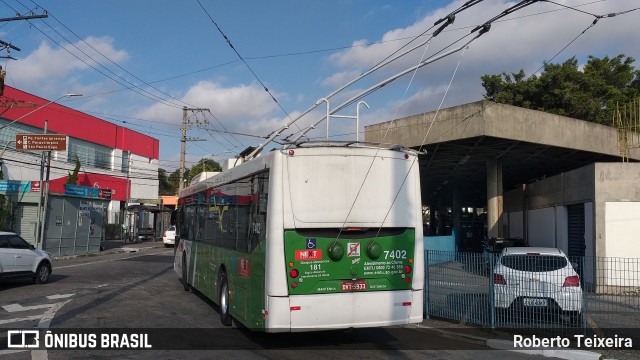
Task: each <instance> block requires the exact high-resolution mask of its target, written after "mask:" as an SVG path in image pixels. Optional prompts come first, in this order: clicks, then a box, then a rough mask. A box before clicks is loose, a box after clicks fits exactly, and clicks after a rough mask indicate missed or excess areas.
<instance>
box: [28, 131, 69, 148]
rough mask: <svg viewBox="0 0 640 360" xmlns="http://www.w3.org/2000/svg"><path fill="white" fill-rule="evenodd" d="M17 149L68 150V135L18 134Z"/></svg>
mask: <svg viewBox="0 0 640 360" xmlns="http://www.w3.org/2000/svg"><path fill="white" fill-rule="evenodd" d="M16 150H31V151H51V150H67V135H62V134H16Z"/></svg>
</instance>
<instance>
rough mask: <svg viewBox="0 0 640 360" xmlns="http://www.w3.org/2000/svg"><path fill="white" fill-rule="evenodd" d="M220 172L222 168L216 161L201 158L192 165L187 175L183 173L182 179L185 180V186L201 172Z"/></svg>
mask: <svg viewBox="0 0 640 360" xmlns="http://www.w3.org/2000/svg"><path fill="white" fill-rule="evenodd" d="M215 171H222V166H220V164H218V162H217V161H215V160H213V159H208V158H202V159H200V161H198V163H197V164H195V165H193V167H192V168H191V170H190V171H189V175H188V176H187V174H186V173H185V175H184V178H185V179H187V181H186V182H187V184H189V183H191V180H192V179H193V178H194V177H196V176H197V175H199V174H200V173H203V172H215Z"/></svg>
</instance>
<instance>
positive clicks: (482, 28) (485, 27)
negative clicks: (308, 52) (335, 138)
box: [335, 0, 537, 242]
mask: <svg viewBox="0 0 640 360" xmlns="http://www.w3.org/2000/svg"><path fill="white" fill-rule="evenodd" d="M536 1H537V0H534V1H530V0H529V1H527V0H525V1H522V2H521V3H519V4H517V5H515V6H513V7H511V8H509V9H507V10H505V11H503V12H502V13H501V14H500V15H498V16H496V17H494V18H493V19H491V20H489V21H487V22H485V23H484V24H483V25H482V26H478V27H476V28H474V29H473V30H472V31H471V33H472V34H473V33H474V32H476V31H478V30H480V31H478V34H477V35H476V36H475V37H474V38H472V39H471V40H469V41H468V42H467V43H466V44H464V45H463V46H462V47H460V48H458V49H454V50H453V51H450V52H449V53H445V54H443V55H442V56H441V57H439V58H436V59H435V60H438V59H440V58H442V57H444V56H448V55H449V54H453V53H455V52H457V51H459V50H460V49H466V48H467V45H468V44H469V43H471V42H472V41H474V40H475V39H477V38H478V37H480V36H481V35H483V34H484V33H486V32H488V31H489V30H490V29H491V23H492V22H493V21H495V20H497V19H499V18H500V17H503V16H506V15H507V14H509V13H510V12H513V11H516V10H519V9H521V8H524V7H525V6H528V5H531V4H532V3H534V2H536ZM525 4H526V5H525ZM451 22H452V21H448V22H447V23H451ZM445 25H446V24H445ZM462 54H463V55H464V51H463V53H462ZM432 58H433V57H431V58H429V59H432ZM429 59H427V60H429ZM461 61H462V57H461V59H460V61H459V62H458V65H457V66H456V69H455V71H454V73H453V76H452V78H451V81H450V82H449V86H448V87H447V91H446V92H445V94H444V96H443V98H442V101H441V102H440V105H439V107H438V111H439V110H440V107H442V104H443V103H444V99H445V98H446V95H447V94H448V90H449V88H450V87H451V83H452V82H453V78H454V77H455V74H456V73H457V70H458V67H459V66H460V62H461ZM427 63H430V62H427V61H425V60H423V59H420V61H419V62H418V64H417V65H415V66H413V67H411V68H409V69H407V70H410V69H413V70H410V71H414V75H415V72H417V70H418V69H419V68H420V67H422V66H424V65H426V64H427ZM421 64H424V65H421ZM407 70H405V71H403V72H400V73H398V74H397V75H395V76H393V77H391V78H389V79H388V80H389V81H393V80H395V79H397V78H398V77H399V76H402V74H403V73H406V71H407ZM412 79H413V78H412ZM385 81H387V80H385ZM379 84H383V85H382V86H384V85H386V84H387V83H385V82H381V83H379ZM410 85H411V83H409V84H408V87H409V86H410ZM374 88H375V89H378V88H379V87H377V85H376V86H373V87H371V88H370V89H374ZM373 91H375V90H373ZM365 93H368V90H367V91H365V92H362V93H361V94H365ZM405 94H406V92H405ZM363 96H364V95H363ZM354 98H358V95H357V96H355V97H354ZM354 98H352V99H354ZM348 102H349V101H347V102H345V103H348ZM438 111H436V116H437V114H438ZM394 117H395V116H394ZM393 121H394V120H392V121H390V122H389V125H388V127H387V131H386V132H385V135H384V137H386V135H387V134H388V132H389V129H390V128H391V124H392V123H393ZM434 121H435V116H434V119H433V120H432V122H431V126H432V125H433V122H434ZM431 126H430V127H429V129H428V130H427V133H426V134H425V137H424V139H423V143H424V141H426V137H427V136H428V134H429V131H430V130H431ZM384 137H383V140H384ZM380 142H383V141H380ZM422 146H423V145H422V144H421V146H420V150H422ZM379 150H380V148H378V150H377V151H379ZM376 158H377V152H376V155H375V156H374V157H373V160H372V162H371V164H370V166H369V170H368V171H367V173H366V174H365V176H364V179H363V180H362V184H361V185H360V189H362V188H363V187H364V184H365V182H366V181H367V178H368V175H369V172H370V170H371V168H372V167H373V164H374V162H375V159H376ZM416 159H417V157H415V158H414V159H413V161H412V163H411V166H410V167H409V170H408V171H407V173H406V175H405V176H404V179H403V181H402V183H401V184H400V186H399V187H398V190H397V192H396V195H395V197H394V199H393V201H392V203H391V205H390V206H389V210H388V211H387V213H386V214H385V216H384V218H383V219H382V221H381V223H380V227H379V228H378V234H376V237H377V236H378V235H379V233H380V231H381V229H382V226H383V225H384V222H385V221H386V219H387V217H388V215H389V213H390V212H391V209H392V208H393V204H395V201H396V199H397V197H398V196H399V194H400V191H401V190H402V187H403V186H404V183H405V182H406V180H407V178H408V176H409V174H410V173H411V168H413V166H414V165H415V162H416ZM359 194H360V191H358V193H357V194H356V196H355V199H354V200H353V203H352V205H351V209H353V207H354V206H355V204H356V202H357V200H358V196H359ZM351 209H350V210H349V213H348V214H347V216H346V218H345V221H344V223H343V226H342V227H343V228H344V225H345V224H346V222H347V221H348V218H349V214H350V213H351ZM340 233H341V231H340V232H339V233H338V235H337V237H336V239H335V242H337V241H338V238H339V236H340ZM374 241H375V238H374Z"/></svg>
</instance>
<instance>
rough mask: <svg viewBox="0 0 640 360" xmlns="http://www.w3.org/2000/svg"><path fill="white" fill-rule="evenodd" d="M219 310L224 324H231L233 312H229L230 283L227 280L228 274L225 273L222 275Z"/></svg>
mask: <svg viewBox="0 0 640 360" xmlns="http://www.w3.org/2000/svg"><path fill="white" fill-rule="evenodd" d="M219 311H220V322H221V323H222V325H225V326H231V322H232V321H231V314H229V283H228V281H227V274H225V273H222V274H221V275H220V302H219Z"/></svg>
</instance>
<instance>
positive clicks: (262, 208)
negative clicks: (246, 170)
mask: <svg viewBox="0 0 640 360" xmlns="http://www.w3.org/2000/svg"><path fill="white" fill-rule="evenodd" d="M268 178H269V173H263V174H259V175H258V176H256V177H255V178H254V182H253V191H252V192H253V194H252V197H251V198H252V201H251V214H250V219H249V222H250V227H249V232H248V242H249V244H248V245H249V252H252V251H253V250H254V249H255V248H256V247H257V246H258V244H259V243H260V241H261V240H262V239H263V238H264V234H265V230H266V225H267V221H266V218H267V190H268Z"/></svg>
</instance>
